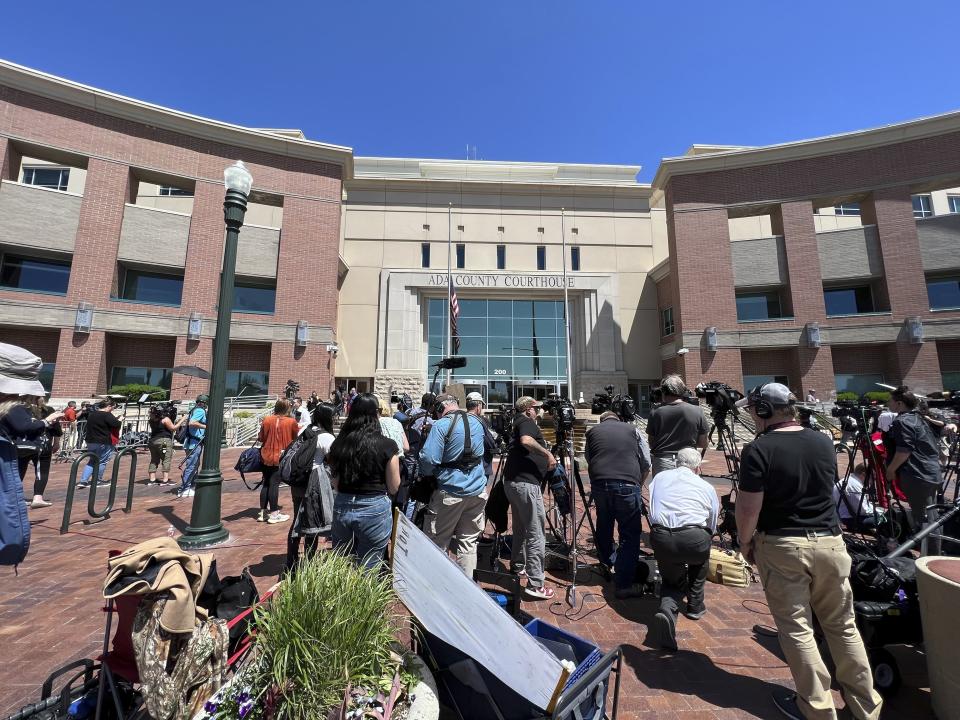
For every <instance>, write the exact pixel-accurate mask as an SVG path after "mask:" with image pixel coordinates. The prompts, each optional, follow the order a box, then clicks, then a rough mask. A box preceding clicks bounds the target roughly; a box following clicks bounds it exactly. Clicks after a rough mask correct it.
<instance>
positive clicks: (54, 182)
mask: <svg viewBox="0 0 960 720" xmlns="http://www.w3.org/2000/svg"><path fill="white" fill-rule="evenodd" d="M69 180H70V168H61V167H47V166H42V167H25V168H24V169H23V184H24V185H36V186H37V187H44V188H49V189H50V190H66V189H67V183H68V182H69Z"/></svg>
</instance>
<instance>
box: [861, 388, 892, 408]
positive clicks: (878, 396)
mask: <svg viewBox="0 0 960 720" xmlns="http://www.w3.org/2000/svg"><path fill="white" fill-rule="evenodd" d="M863 397H864V398H866V400H867V402H877V403H880V404H881V405H886V404H887V403H888V402H890V391H889V390H871V391H870V392H868V393H865V394H864V396H863Z"/></svg>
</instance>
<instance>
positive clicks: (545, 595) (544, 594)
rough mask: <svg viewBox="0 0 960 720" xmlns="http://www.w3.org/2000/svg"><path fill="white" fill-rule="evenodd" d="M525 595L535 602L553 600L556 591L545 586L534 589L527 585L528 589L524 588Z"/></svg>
mask: <svg viewBox="0 0 960 720" xmlns="http://www.w3.org/2000/svg"><path fill="white" fill-rule="evenodd" d="M524 593H525V594H526V596H527V597H529V598H531V599H533V600H552V599H553V595H554V590H553V588H548V587H547V586H545V585H541V586H540V587H533V586H532V585H527V587H526V588H524Z"/></svg>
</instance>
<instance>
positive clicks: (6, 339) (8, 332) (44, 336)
mask: <svg viewBox="0 0 960 720" xmlns="http://www.w3.org/2000/svg"><path fill="white" fill-rule="evenodd" d="M0 342H3V343H7V344H9V345H19V346H20V347H22V348H25V349H27V350H29V351H30V352H32V353H33V354H34V355H36V356H37V357H39V358H40V359H41V360H43V361H44V362H45V363H55V362H56V361H57V351H58V350H59V346H60V333H59V332H58V331H57V330H37V329H33V328H24V327H0Z"/></svg>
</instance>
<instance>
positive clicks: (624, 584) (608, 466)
mask: <svg viewBox="0 0 960 720" xmlns="http://www.w3.org/2000/svg"><path fill="white" fill-rule="evenodd" d="M584 452H585V456H586V459H587V464H588V465H589V466H590V470H589V472H590V493H591V495H592V497H593V500H594V502H595V503H596V508H597V537H596V541H597V552H599V554H600V562H601V563H603V564H604V565H606V566H607V567H614V569H615V571H616V576H615V578H614V586H615V588H616V590H615V594H616V596H617V597H618V598H621V599H623V598H629V597H637V596H639V595H640V592H639V591H638V590H636V589H635V588H634V587H633V579H634V576H635V575H636V571H637V557H638V556H639V555H640V535H641V533H642V531H643V528H642V526H641V522H640V519H641V511H642V509H643V498H642V497H641V495H640V487H641V486H642V485H643V483H644V481H645V480H646V479H647V476H648V475H649V474H650V450H649V449H648V448H647V441H646V440H645V439H644V437H643V434H642V433H641V432H640V429H639V428H638V427H637V426H636V425H634V424H633V423H627V422H623V421H622V420H620V418H619V417H618V416H617V414H616V413H615V412H613V411H611V410H608V411H607V412H605V413H603V414H602V415H601V416H600V423H599V424H598V425H594V426H593V427H592V428H590V430H589V431H588V432H587V437H586V444H585V451H584ZM614 522H616V524H617V532H618V534H619V537H620V547H619V549H618V550H617V551H616V553H614V550H613V524H614Z"/></svg>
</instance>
